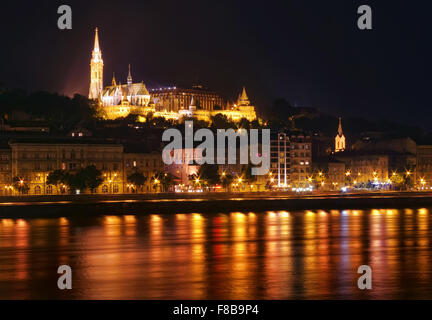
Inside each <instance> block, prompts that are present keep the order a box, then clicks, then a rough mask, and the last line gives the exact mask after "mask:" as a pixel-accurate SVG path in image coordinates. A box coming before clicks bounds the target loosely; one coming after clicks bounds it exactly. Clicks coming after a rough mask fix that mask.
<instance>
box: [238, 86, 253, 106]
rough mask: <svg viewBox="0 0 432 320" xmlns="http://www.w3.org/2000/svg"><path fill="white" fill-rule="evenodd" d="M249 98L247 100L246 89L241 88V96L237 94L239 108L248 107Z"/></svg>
mask: <svg viewBox="0 0 432 320" xmlns="http://www.w3.org/2000/svg"><path fill="white" fill-rule="evenodd" d="M249 103H250V102H249V98H248V96H247V94H246V88H245V87H244V86H243V90H242V93H241V94H239V97H238V103H237V104H238V105H239V106H248V105H249Z"/></svg>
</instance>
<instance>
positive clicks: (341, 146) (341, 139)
mask: <svg viewBox="0 0 432 320" xmlns="http://www.w3.org/2000/svg"><path fill="white" fill-rule="evenodd" d="M342 151H345V136H344V134H343V131H342V118H341V117H339V127H338V132H337V135H336V137H335V152H342Z"/></svg>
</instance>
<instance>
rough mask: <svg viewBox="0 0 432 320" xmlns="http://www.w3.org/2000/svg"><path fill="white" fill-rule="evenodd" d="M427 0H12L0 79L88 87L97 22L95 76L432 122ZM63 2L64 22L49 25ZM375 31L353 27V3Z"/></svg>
mask: <svg viewBox="0 0 432 320" xmlns="http://www.w3.org/2000/svg"><path fill="white" fill-rule="evenodd" d="M428 3H429V1H423V0H416V1H409V2H408V1H350V0H328V1H323V0H316V1H312V0H293V1H290V0H284V1H271V0H267V1H235V0H231V1H223V0H219V1H214V0H212V1H205V0H201V1H187V0H182V1H180V0H176V1H163V0H159V1H146V0H141V1H129V0H117V1H112V2H111V1H95V0H91V1H90V0H87V1H68V0H62V1H59V2H58V1H9V3H2V8H1V13H0V21H1V22H0V23H1V24H2V25H1V30H2V32H1V37H2V47H1V50H0V58H1V63H0V82H3V83H4V84H6V85H7V86H9V87H19V88H23V89H26V90H39V89H43V90H48V91H57V92H60V93H64V94H68V95H71V94H73V93H75V92H78V93H81V94H85V95H87V94H88V84H89V79H88V77H89V62H90V54H91V49H92V46H93V39H94V28H95V27H96V26H98V27H99V30H100V32H99V34H100V44H101V49H102V54H103V59H104V64H105V68H104V75H105V76H104V82H105V85H107V84H109V83H110V81H111V77H112V72H113V71H115V72H116V78H117V80H118V81H119V80H120V81H122V82H125V81H126V75H127V65H128V63H130V64H131V65H132V76H133V79H134V81H141V80H143V81H144V83H146V85H147V87H149V88H152V87H159V86H170V85H182V84H184V85H191V84H192V83H194V82H195V81H196V80H197V79H198V80H199V81H200V82H201V83H203V84H204V85H207V86H208V87H210V88H211V89H213V90H215V91H218V92H220V93H221V94H222V95H223V96H224V97H225V98H233V97H234V96H236V95H237V94H238V92H239V91H240V90H241V86H242V85H245V86H246V88H247V90H248V93H249V96H250V99H251V100H252V102H253V103H255V104H256V105H257V106H258V108H265V107H266V106H268V105H269V104H271V102H272V101H273V100H274V99H275V98H279V97H283V98H286V99H288V100H289V101H290V102H291V103H292V104H295V105H297V106H311V107H318V108H319V109H320V110H321V111H323V112H328V113H331V114H334V115H341V116H351V115H359V116H364V117H366V118H371V119H372V118H387V119H390V120H396V121H399V122H402V123H406V124H415V125H421V126H423V127H424V128H426V129H432V124H431V123H430V117H431V115H432V112H431V111H430V110H429V109H430V108H431V103H430V97H429V96H430V92H431V89H430V85H431V79H430V74H431V59H432V52H431V51H432V50H431V41H432V39H431V32H430V31H431V29H432V28H431V22H430V15H431V9H432V6H431V5H429V4H428ZM61 4H69V5H70V6H71V7H72V12H73V18H72V19H73V25H72V27H73V29H72V30H59V29H58V28H57V19H58V17H59V15H58V14H57V8H58V6H59V5H61ZM362 4H368V5H370V6H371V7H372V10H373V30H371V31H361V30H359V29H358V28H357V18H358V14H357V8H358V7H359V6H360V5H362Z"/></svg>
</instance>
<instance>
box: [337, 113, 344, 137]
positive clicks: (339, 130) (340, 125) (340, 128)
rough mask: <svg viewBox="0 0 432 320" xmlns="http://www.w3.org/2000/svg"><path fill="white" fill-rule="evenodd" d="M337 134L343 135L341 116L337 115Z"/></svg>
mask: <svg viewBox="0 0 432 320" xmlns="http://www.w3.org/2000/svg"><path fill="white" fill-rule="evenodd" d="M338 135H339V136H341V137H342V136H343V131H342V118H341V117H339V127H338Z"/></svg>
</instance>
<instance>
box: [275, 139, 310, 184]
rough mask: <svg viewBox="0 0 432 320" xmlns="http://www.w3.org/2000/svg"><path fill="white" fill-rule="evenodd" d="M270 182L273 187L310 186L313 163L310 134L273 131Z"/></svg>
mask: <svg viewBox="0 0 432 320" xmlns="http://www.w3.org/2000/svg"><path fill="white" fill-rule="evenodd" d="M270 143H271V144H270V173H269V182H270V185H271V186H272V187H273V188H308V187H310V185H311V184H310V181H309V179H308V178H309V176H310V175H311V173H312V171H311V165H312V155H311V149H312V143H311V137H310V135H307V134H304V133H301V132H277V133H272V137H271V141H270Z"/></svg>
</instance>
